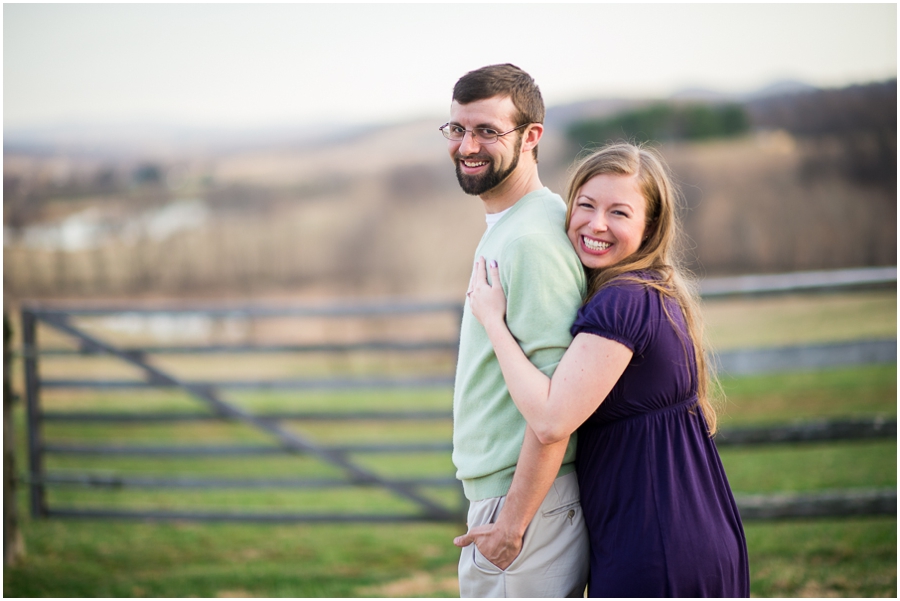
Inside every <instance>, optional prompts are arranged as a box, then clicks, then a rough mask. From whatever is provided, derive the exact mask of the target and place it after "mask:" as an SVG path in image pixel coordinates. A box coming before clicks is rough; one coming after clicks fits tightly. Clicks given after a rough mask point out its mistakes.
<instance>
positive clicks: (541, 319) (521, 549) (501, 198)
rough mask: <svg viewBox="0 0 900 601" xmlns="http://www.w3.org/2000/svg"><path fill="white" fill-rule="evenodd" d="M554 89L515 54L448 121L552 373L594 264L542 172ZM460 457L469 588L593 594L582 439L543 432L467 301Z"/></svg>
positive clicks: (467, 92) (489, 254)
mask: <svg viewBox="0 0 900 601" xmlns="http://www.w3.org/2000/svg"><path fill="white" fill-rule="evenodd" d="M543 120H544V102H543V99H542V98H541V93H540V90H539V89H538V87H537V85H535V83H534V80H533V79H532V78H531V77H530V76H529V75H528V74H527V73H525V72H524V71H522V70H521V69H519V68H518V67H516V66H514V65H509V64H506V65H492V66H488V67H483V68H481V69H477V70H475V71H471V72H469V73H467V74H466V75H464V76H463V77H462V78H460V80H459V81H458V82H457V83H456V86H455V87H454V89H453V101H452V103H451V107H450V121H449V123H447V124H446V125H444V126H443V127H442V128H441V132H442V133H443V134H444V136H445V137H446V138H447V140H448V150H449V152H450V157H451V159H452V160H453V162H454V164H455V165H456V176H457V179H458V180H459V184H460V186H461V187H462V189H463V191H465V192H466V193H467V194H471V195H477V196H479V197H480V198H481V200H482V201H483V202H484V208H485V212H486V214H487V216H486V220H487V223H488V230H487V232H485V234H484V236H483V237H482V239H481V242H480V243H479V245H478V248H477V249H476V251H475V257H476V258H478V257H482V256H483V257H485V259H486V260H487V261H488V262H491V261H498V262H499V265H500V280H501V284H502V286H503V290H504V292H505V293H506V297H507V299H508V300H507V317H506V319H507V323H508V325H509V328H510V330H511V331H512V333H513V335H514V336H515V337H516V339H517V340H518V341H519V343H520V344H521V346H522V348H523V349H524V351H525V353H526V354H527V355H528V357H529V359H530V360H531V362H532V363H534V364H535V365H536V366H537V367H539V368H540V369H541V370H542V371H544V373H546V374H547V375H551V374H552V373H553V370H554V369H555V368H556V365H557V364H558V363H559V360H560V358H561V357H562V355H563V353H564V352H565V350H566V348H567V347H568V345H569V343H570V342H571V336H570V335H569V328H570V326H571V324H572V321H573V320H574V318H575V314H576V312H577V310H578V307H580V306H581V299H582V294H583V292H584V287H585V282H584V272H583V270H582V267H581V263H580V262H579V260H578V257H577V256H576V254H575V251H574V249H573V248H572V245H571V244H570V243H569V240H568V239H567V237H566V232H565V215H566V207H565V203H564V202H563V200H562V199H561V198H560V197H559V196H558V195H556V194H553V193H552V192H550V190H548V189H547V188H545V187H544V186H543V184H541V181H540V178H539V176H538V169H537V146H538V142H539V141H540V139H541V136H542V135H543V131H544V127H543ZM453 415H454V424H453V461H454V464H455V465H456V467H457V477H458V478H459V479H460V480H462V483H463V489H464V490H465V494H466V497H467V498H468V499H469V501H470V505H469V513H468V527H469V531H468V533H467V534H465V535H463V536H460V537H458V538H457V539H456V540H455V541H454V543H455V544H456V545H457V546H459V547H463V549H462V552H461V555H460V562H459V584H460V595H461V596H462V597H567V596H574V597H581V596H583V593H584V586H585V582H586V580H587V571H588V540H587V532H586V530H585V526H584V521H583V516H582V514H581V505H580V502H579V493H578V483H577V480H576V475H575V472H574V469H575V468H574V460H575V445H574V440H571V441H569V440H564V441H561V442H560V443H556V444H553V445H542V444H540V442H539V441H538V440H537V437H536V436H535V435H534V433H533V432H532V431H531V429H530V428H529V427H528V426H527V424H526V422H525V420H524V418H523V417H522V415H521V414H520V413H519V411H518V410H517V409H516V407H515V404H514V403H513V401H512V399H511V398H510V396H509V391H508V390H507V388H506V383H505V382H504V380H503V374H502V373H501V371H500V366H499V363H498V362H497V358H496V356H495V355H494V351H493V348H492V347H491V343H490V341H489V340H488V338H487V334H486V333H485V331H484V328H482V327H481V324H479V323H478V320H477V319H475V317H474V316H473V315H472V313H471V311H470V310H469V305H468V302H466V308H465V311H464V313H463V321H462V326H461V329H460V347H459V362H458V365H457V371H456V383H455V387H454V395H453Z"/></svg>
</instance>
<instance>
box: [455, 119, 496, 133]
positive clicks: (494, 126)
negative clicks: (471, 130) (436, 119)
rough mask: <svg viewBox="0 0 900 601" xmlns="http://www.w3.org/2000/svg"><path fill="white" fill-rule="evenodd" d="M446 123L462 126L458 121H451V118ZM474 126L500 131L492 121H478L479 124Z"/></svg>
mask: <svg viewBox="0 0 900 601" xmlns="http://www.w3.org/2000/svg"><path fill="white" fill-rule="evenodd" d="M448 125H458V126H460V127H462V126H463V125H462V123H460V122H459V121H453V120H452V119H451V120H450V121H449V122H448ZM475 127H476V128H482V129H493V130H495V131H500V128H498V127H497V126H496V125H493V124H492V123H479V124H478V125H476V126H475Z"/></svg>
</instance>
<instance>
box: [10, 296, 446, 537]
mask: <svg viewBox="0 0 900 601" xmlns="http://www.w3.org/2000/svg"><path fill="white" fill-rule="evenodd" d="M460 309H461V307H460V306H459V305H458V304H455V303H452V304H450V303H432V304H393V305H365V306H344V307H328V308H302V307H294V308H289V309H276V308H260V307H239V308H228V309H221V308H219V309H215V308H187V309H186V308H181V309H179V308H165V309H138V308H134V307H127V308H120V309H115V308H113V309H98V308H69V309H52V308H40V307H36V306H26V307H24V308H23V309H22V336H23V346H24V348H23V353H22V354H23V357H24V372H25V396H26V406H27V419H28V430H29V437H28V460H29V474H28V477H27V481H28V483H29V488H30V493H31V513H32V515H33V516H35V517H54V516H57V517H105V518H141V519H191V520H210V519H212V520H220V519H223V520H254V521H405V520H432V521H433V520H439V521H448V520H456V521H458V520H460V519H462V516H464V508H463V507H462V505H461V503H462V494H461V492H462V489H461V486H460V485H459V483H458V482H457V480H456V479H455V478H454V477H453V476H452V474H447V476H446V477H439V478H413V479H408V478H407V479H399V478H396V477H387V476H384V475H380V474H378V473H376V471H374V470H372V469H369V468H367V467H364V466H363V465H362V464H361V463H360V462H359V461H355V460H353V459H352V458H351V455H352V454H361V453H362V454H371V453H387V452H392V453H434V452H442V453H447V454H449V452H450V442H449V440H447V441H436V442H433V443H424V444H423V443H418V444H395V445H391V444H381V445H358V446H344V447H332V446H325V445H322V444H318V443H316V442H313V441H312V440H309V439H308V438H306V437H304V436H302V435H299V434H298V433H296V432H295V431H292V430H290V429H288V428H286V427H284V426H283V425H282V424H281V423H280V422H281V421H283V420H288V419H292V420H449V419H450V407H449V405H448V406H447V407H446V410H432V411H415V412H408V411H407V412H397V411H385V412H380V411H378V412H368V413H366V412H362V413H360V412H356V413H353V414H349V413H346V412H338V413H335V412H322V411H317V412H288V413H280V414H273V413H266V414H257V413H251V412H249V411H247V410H246V409H244V408H242V407H240V406H239V405H238V404H237V403H234V402H232V401H230V400H229V399H228V398H227V397H226V396H225V395H224V394H223V389H225V388H237V389H245V390H246V389H260V388H264V389H269V390H272V389H283V390H296V391H302V390H311V389H318V390H322V389H325V390H345V389H367V390H369V389H402V388H434V387H439V388H445V389H450V388H451V387H452V373H447V374H445V375H443V376H438V377H418V376H416V375H403V376H397V377H378V378H352V379H351V378H341V377H335V378H329V379H312V380H311V379H290V380H277V381H272V380H268V381H259V380H257V381H246V380H245V381H228V382H225V381H218V382H215V381H206V382H198V381H186V380H184V379H181V378H179V377H176V376H175V375H173V374H171V373H169V372H167V371H165V370H163V369H160V368H159V367H156V366H154V365H153V364H152V363H151V362H150V360H149V357H150V356H152V355H154V354H172V353H176V354H186V353H190V354H196V353H219V354H221V353H247V352H252V353H267V352H268V353H272V352H290V353H348V352H359V351H369V352H378V353H381V352H399V353H423V352H432V351H437V352H442V353H450V354H452V356H453V357H454V358H455V353H456V349H457V336H456V335H454V336H453V337H451V339H448V340H431V341H424V342H403V341H397V340H368V341H363V342H354V343H325V344H305V345H237V346H221V345H219V346H216V345H205V346H193V347H183V346H181V347H179V346H169V347H141V348H120V347H117V346H114V345H113V344H111V343H109V342H107V341H104V340H102V339H100V338H99V337H97V336H96V335H93V334H91V333H89V332H88V331H86V329H85V328H83V327H80V326H79V325H78V324H77V322H76V318H78V317H97V316H103V315H117V314H118V315H121V314H128V315H205V316H217V317H230V318H242V319H262V318H273V317H290V318H298V317H317V318H326V319H341V318H347V317H368V318H374V317H404V316H414V315H421V314H424V313H449V314H450V315H449V317H450V318H451V319H453V320H455V322H456V323H457V324H458V322H459V311H460ZM39 323H42V324H46V325H47V326H50V327H51V328H53V329H55V330H57V331H59V332H62V333H64V334H67V335H68V336H71V337H72V339H74V340H75V341H77V343H78V349H77V350H63V349H47V350H41V349H40V347H39V344H38V340H37V336H36V334H37V325H38V324H39ZM42 354H55V355H65V354H79V355H97V354H103V355H107V356H111V357H115V358H117V359H119V360H120V361H122V362H124V363H126V364H128V365H131V366H133V367H136V368H138V369H139V370H140V371H141V372H142V374H143V380H142V381H136V380H97V379H45V378H41V377H40V376H39V357H40V356H41V355H42ZM452 363H453V362H451V364H452ZM146 387H163V388H174V389H180V390H182V391H184V392H185V393H187V394H188V395H189V396H190V397H191V398H192V399H194V400H195V401H196V403H197V405H198V406H199V407H200V408H201V411H199V412H194V413H184V412H178V413H158V412H143V411H129V412H127V413H111V412H88V411H79V412H71V411H70V412H60V411H56V412H53V411H44V410H42V407H41V401H40V397H41V391H42V390H43V389H85V388H92V389H128V388H146ZM206 420H217V421H230V422H234V423H239V424H243V425H245V426H247V427H248V428H251V429H253V430H255V431H257V432H260V433H264V434H265V435H266V436H267V437H268V438H269V439H270V440H271V441H272V443H274V444H272V445H263V446H254V445H237V446H218V447H210V446H208V445H206V446H177V447H172V446H171V445H169V446H151V447H148V446H140V447H135V446H122V445H119V446H115V445H112V446H110V445H106V446H104V445H84V444H69V445H66V444H60V443H54V442H52V441H46V440H45V439H44V436H43V432H42V430H43V425H44V424H46V423H52V422H65V423H70V424H71V423H76V422H82V423H91V422H92V423H100V424H107V425H112V424H116V423H123V422H125V423H135V422H142V423H147V422H169V423H175V422H184V421H206ZM272 453H287V454H293V455H297V454H303V455H307V456H312V457H315V458H318V459H319V460H321V461H322V462H325V463H326V464H329V465H330V466H334V467H336V468H339V469H340V470H341V471H342V472H343V473H344V475H345V477H344V478H343V479H292V480H291V479H288V480H285V479H281V480H272V479H253V478H249V479H248V478H244V479H240V480H234V479H221V478H219V479H216V478H193V477H192V478H158V477H157V478H150V479H148V478H141V477H128V476H118V475H117V476H112V477H110V476H104V475H102V474H101V475H97V474H81V473H72V472H66V473H64V474H54V473H48V472H47V470H46V469H45V468H44V458H45V455H47V454H58V455H65V454H68V455H79V454H82V455H83V454H92V455H108V456H114V455H129V454H132V455H133V454H141V455H150V456H157V457H158V456H173V455H181V456H197V455H214V456H220V457H233V456H236V455H247V454H249V455H254V454H272ZM49 485H84V486H91V487H116V488H120V487H131V486H136V487H159V488H172V487H175V488H206V489H209V488H235V487H238V488H240V487H249V488H254V487H256V488H285V487H287V488H333V487H341V486H351V487H380V488H382V489H384V490H387V491H390V492H391V493H392V494H393V495H396V496H397V497H400V498H402V499H405V500H407V501H410V502H412V503H413V504H414V505H415V506H416V507H417V508H418V513H409V514H365V513H354V514H349V513H318V514H310V513H302V512H301V513H271V512H266V513H256V514H250V513H239V512H227V513H223V512H202V511H201V512H197V511H192V512H185V511H128V510H113V509H78V508H56V507H52V506H50V505H49V503H48V501H47V494H46V493H47V491H46V488H47V486H49ZM422 486H432V487H433V486H439V487H455V488H458V489H459V496H458V497H457V498H458V499H459V502H460V505H458V506H455V507H448V506H446V505H444V504H441V503H439V502H436V501H435V500H434V499H432V498H429V497H428V496H425V495H423V494H421V493H420V492H419V488H420V487H422Z"/></svg>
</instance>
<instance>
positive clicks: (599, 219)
mask: <svg viewBox="0 0 900 601" xmlns="http://www.w3.org/2000/svg"><path fill="white" fill-rule="evenodd" d="M591 229H592V230H593V231H595V232H605V231H606V217H604V216H603V215H602V214H598V215H596V216H595V217H594V218H593V219H591Z"/></svg>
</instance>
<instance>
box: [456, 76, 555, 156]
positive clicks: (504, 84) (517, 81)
mask: <svg viewBox="0 0 900 601" xmlns="http://www.w3.org/2000/svg"><path fill="white" fill-rule="evenodd" d="M494 96H508V97H509V98H510V100H512V103H513V106H515V107H516V114H515V115H513V119H514V120H515V122H516V125H524V124H526V123H543V122H544V99H543V97H541V90H540V88H538V86H537V84H536V83H534V79H532V77H531V76H530V75H529V74H528V73H526V72H525V71H523V70H522V69H520V68H518V67H517V66H515V65H512V64H510V63H506V64H503V65H488V66H487V67H481V68H480V69H475V70H474V71H469V72H468V73H466V74H465V75H463V76H462V77H460V78H459V81H457V82H456V85H455V86H453V100H455V101H456V102H458V103H460V104H469V103H470V102H475V101H477V100H487V99H488V98H493V97H494ZM520 137H521V134H520ZM532 153H533V154H534V160H535V162H537V146H535V148H534V150H533V151H532Z"/></svg>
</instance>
